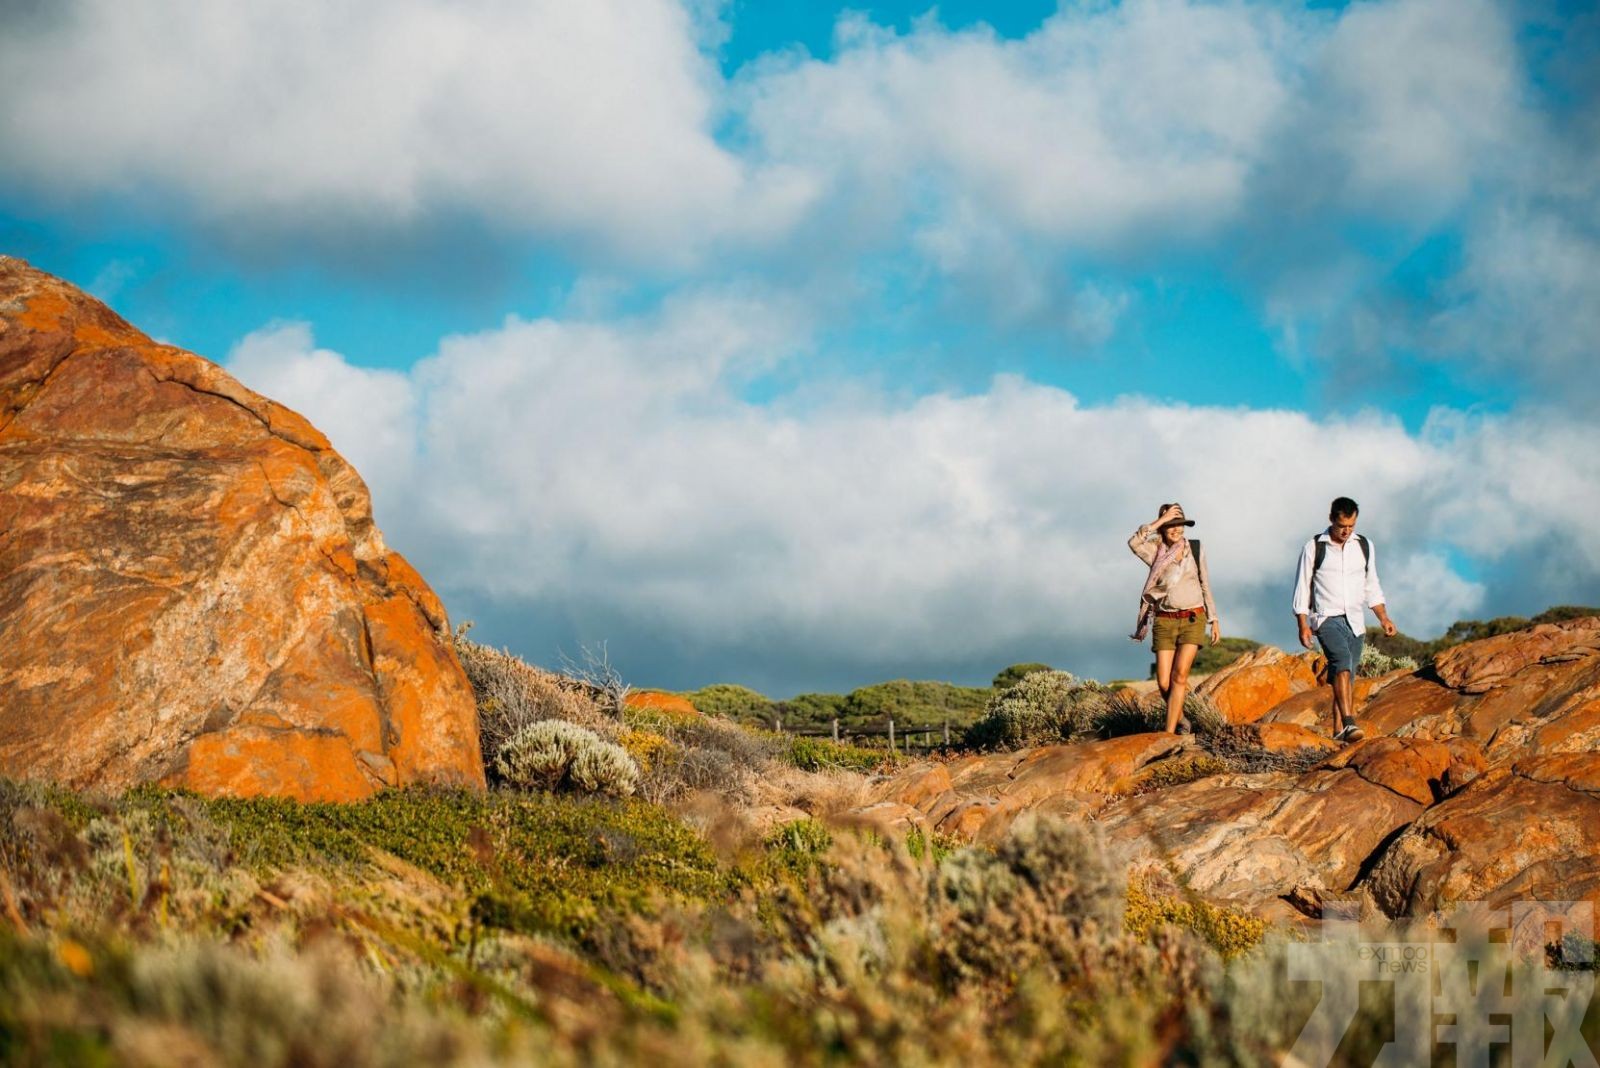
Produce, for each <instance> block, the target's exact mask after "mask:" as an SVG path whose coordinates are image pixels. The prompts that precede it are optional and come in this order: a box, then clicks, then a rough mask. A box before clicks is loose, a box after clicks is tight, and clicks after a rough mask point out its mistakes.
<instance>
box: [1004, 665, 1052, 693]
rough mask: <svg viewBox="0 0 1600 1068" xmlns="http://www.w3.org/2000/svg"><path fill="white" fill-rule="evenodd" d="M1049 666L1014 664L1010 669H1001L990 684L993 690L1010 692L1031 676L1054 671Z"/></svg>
mask: <svg viewBox="0 0 1600 1068" xmlns="http://www.w3.org/2000/svg"><path fill="white" fill-rule="evenodd" d="M1054 670H1055V668H1053V667H1051V666H1050V665H1049V664H1012V665H1011V666H1010V667H1006V668H1001V669H1000V671H999V673H998V674H996V675H995V677H994V680H993V681H991V682H990V683H989V688H990V689H991V690H1009V689H1011V687H1013V686H1015V685H1016V684H1017V683H1019V682H1021V681H1022V680H1023V679H1025V678H1027V677H1028V676H1029V675H1033V674H1036V673H1038V672H1040V671H1054Z"/></svg>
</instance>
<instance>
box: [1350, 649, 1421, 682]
mask: <svg viewBox="0 0 1600 1068" xmlns="http://www.w3.org/2000/svg"><path fill="white" fill-rule="evenodd" d="M1401 669H1404V670H1406V671H1415V670H1417V662H1416V660H1415V659H1413V658H1412V657H1409V656H1390V655H1389V654H1387V653H1384V652H1382V651H1380V650H1379V649H1377V648H1376V647H1375V646H1372V645H1365V646H1363V647H1362V649H1361V662H1360V663H1359V664H1357V665H1356V674H1357V675H1359V676H1361V677H1362V678H1376V677H1377V676H1379V675H1387V674H1389V672H1391V671H1399V670H1401Z"/></svg>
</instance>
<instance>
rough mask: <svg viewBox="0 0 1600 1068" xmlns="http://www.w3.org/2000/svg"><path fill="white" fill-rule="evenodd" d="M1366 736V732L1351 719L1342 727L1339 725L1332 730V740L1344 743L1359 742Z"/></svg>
mask: <svg viewBox="0 0 1600 1068" xmlns="http://www.w3.org/2000/svg"><path fill="white" fill-rule="evenodd" d="M1366 736H1367V732H1366V731H1364V730H1362V729H1361V728H1360V727H1358V726H1356V723H1355V721H1354V720H1351V721H1350V722H1349V723H1346V724H1345V725H1344V726H1343V727H1340V728H1339V729H1338V730H1337V731H1335V732H1334V734H1333V740H1334V741H1336V742H1344V743H1349V742H1359V741H1360V740H1361V739H1363V738H1365V737H1366Z"/></svg>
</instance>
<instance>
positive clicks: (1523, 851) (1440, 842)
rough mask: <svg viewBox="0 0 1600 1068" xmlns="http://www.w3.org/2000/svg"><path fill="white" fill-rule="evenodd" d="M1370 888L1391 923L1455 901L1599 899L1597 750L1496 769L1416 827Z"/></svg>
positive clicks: (1599, 783)
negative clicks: (1394, 917)
mask: <svg viewBox="0 0 1600 1068" xmlns="http://www.w3.org/2000/svg"><path fill="white" fill-rule="evenodd" d="M1368 890H1369V892H1370V894H1371V896H1372V898H1373V900H1374V901H1375V902H1376V903H1377V904H1378V906H1379V907H1380V908H1382V909H1383V910H1384V911H1385V912H1387V913H1388V914H1390V915H1392V916H1402V915H1405V916H1417V915H1423V914H1426V913H1428V912H1432V911H1436V910H1439V909H1441V908H1444V907H1445V906H1447V905H1449V904H1452V903H1454V902H1457V901H1481V902H1484V903H1486V904H1488V905H1490V906H1491V907H1500V906H1503V905H1506V904H1509V903H1511V902H1513V901H1517V900H1542V901H1576V900H1585V899H1587V900H1591V901H1600V753H1593V752H1589V753H1581V754H1578V753H1569V754H1556V755H1550V756H1541V757H1530V758H1527V759H1525V760H1521V761H1517V762H1516V763H1514V764H1513V765H1512V766H1510V767H1499V768H1495V769H1493V770H1492V771H1490V772H1489V773H1487V774H1485V775H1483V776H1482V777H1480V778H1479V779H1478V780H1477V781H1476V782H1474V783H1473V784H1472V785H1471V786H1470V787H1469V788H1468V789H1466V790H1463V791H1462V792H1461V793H1460V794H1458V795H1457V796H1455V797H1452V798H1450V799H1449V800H1446V801H1444V802H1443V803H1442V804H1439V805H1436V806H1434V807H1433V808H1431V809H1429V810H1428V811H1427V812H1425V813H1423V814H1422V815H1421V816H1420V817H1419V818H1418V819H1417V820H1416V821H1415V822H1413V823H1412V824H1411V826H1409V827H1408V828H1407V829H1406V831H1405V833H1404V834H1403V835H1401V836H1400V837H1399V838H1398V839H1397V840H1396V841H1395V842H1394V844H1393V845H1392V846H1391V847H1390V848H1389V849H1388V850H1387V851H1386V852H1385V853H1384V855H1383V857H1382V858H1381V860H1379V862H1378V863H1377V865H1376V866H1375V868H1374V870H1373V872H1372V877H1371V879H1370V880H1369V881H1368Z"/></svg>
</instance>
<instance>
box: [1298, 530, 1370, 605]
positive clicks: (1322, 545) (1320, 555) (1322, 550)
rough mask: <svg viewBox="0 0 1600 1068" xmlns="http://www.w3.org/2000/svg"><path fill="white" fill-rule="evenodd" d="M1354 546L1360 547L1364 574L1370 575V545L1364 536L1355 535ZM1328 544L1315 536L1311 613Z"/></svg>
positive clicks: (1319, 536) (1320, 537)
mask: <svg viewBox="0 0 1600 1068" xmlns="http://www.w3.org/2000/svg"><path fill="white" fill-rule="evenodd" d="M1356 544H1358V545H1360V546H1361V555H1362V557H1363V559H1364V560H1365V561H1366V572H1367V574H1368V575H1369V576H1370V575H1371V574H1372V543H1371V542H1370V541H1368V540H1367V536H1366V535H1365V534H1357V535H1356ZM1327 556H1328V543H1327V542H1325V541H1323V540H1322V535H1321V534H1318V535H1317V555H1316V559H1314V560H1313V561H1312V563H1311V611H1312V613H1313V614H1315V613H1316V611H1317V572H1318V571H1320V570H1322V561H1323V560H1325V559H1327Z"/></svg>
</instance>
